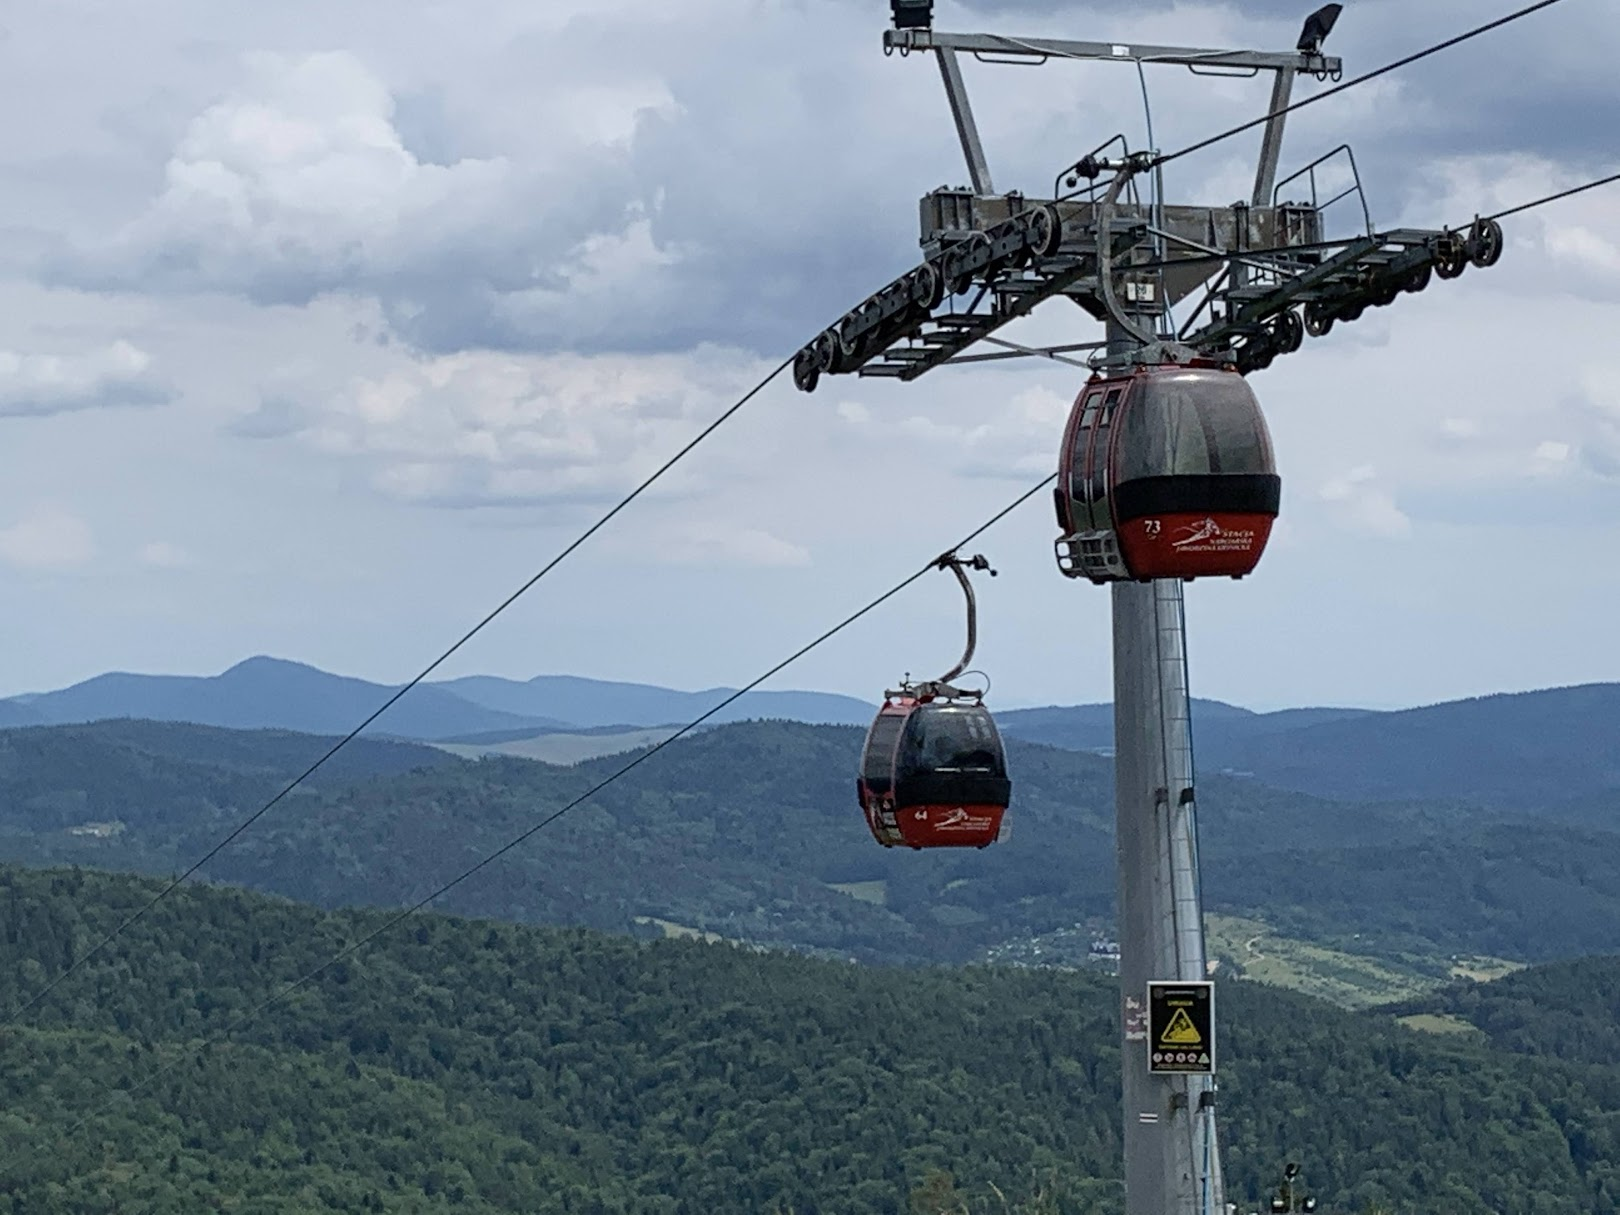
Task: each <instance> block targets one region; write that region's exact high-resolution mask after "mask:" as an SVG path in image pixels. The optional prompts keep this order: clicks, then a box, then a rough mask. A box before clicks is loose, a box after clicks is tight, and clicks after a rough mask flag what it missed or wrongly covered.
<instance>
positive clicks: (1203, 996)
mask: <svg viewBox="0 0 1620 1215" xmlns="http://www.w3.org/2000/svg"><path fill="white" fill-rule="evenodd" d="M1148 1071H1150V1072H1182V1073H1189V1072H1190V1073H1192V1074H1194V1075H1204V1076H1207V1075H1211V1074H1212V1073H1213V1072H1214V1071H1215V984H1213V983H1208V982H1204V983H1197V982H1194V983H1164V982H1159V983H1149V984H1148Z"/></svg>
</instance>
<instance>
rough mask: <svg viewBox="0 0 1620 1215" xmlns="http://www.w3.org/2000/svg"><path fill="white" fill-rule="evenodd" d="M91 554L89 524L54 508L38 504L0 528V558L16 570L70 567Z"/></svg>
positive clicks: (93, 546) (93, 547) (82, 563)
mask: <svg viewBox="0 0 1620 1215" xmlns="http://www.w3.org/2000/svg"><path fill="white" fill-rule="evenodd" d="M95 555H96V544H95V538H94V537H93V536H92V535H91V532H90V527H89V525H88V524H87V523H85V522H84V520H83V519H80V518H79V517H78V516H77V515H72V514H69V513H68V512H66V511H64V510H61V509H58V508H56V507H50V506H42V507H38V508H36V509H34V510H33V511H30V512H29V513H28V514H27V515H25V516H24V517H23V518H22V519H20V520H18V521H17V522H16V523H14V524H12V525H11V526H10V527H5V528H0V560H3V561H6V562H9V563H10V564H11V565H14V566H17V567H18V568H19V569H39V570H61V569H72V568H74V567H75V566H81V565H84V564H86V563H87V562H89V561H90V560H91V559H92V558H94V557H95Z"/></svg>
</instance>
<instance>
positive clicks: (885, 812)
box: [856, 695, 1012, 848]
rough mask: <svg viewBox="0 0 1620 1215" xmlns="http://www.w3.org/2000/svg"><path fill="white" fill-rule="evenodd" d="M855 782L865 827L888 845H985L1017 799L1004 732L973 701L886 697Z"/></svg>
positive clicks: (949, 846) (995, 834)
mask: <svg viewBox="0 0 1620 1215" xmlns="http://www.w3.org/2000/svg"><path fill="white" fill-rule="evenodd" d="M856 783H857V788H858V792H859V795H860V800H861V809H862V810H864V811H865V812H866V824H867V826H869V827H870V828H871V829H872V835H873V836H874V837H875V838H876V839H877V841H878V843H880V844H882V845H884V846H885V847H890V848H892V847H894V846H896V845H906V846H909V847H912V848H970V847H971V848H983V847H984V846H985V845H987V844H990V843H993V842H994V841H995V839H996V837H997V836H998V835H1000V834H1001V818H1002V815H1003V814H1005V813H1006V810H1007V804H1008V802H1009V801H1010V800H1011V796H1012V782H1011V781H1009V780H1008V779H1007V760H1006V754H1005V752H1004V751H1003V749H1002V745H1001V735H1000V733H999V732H998V731H997V730H996V723H995V722H994V721H993V720H992V719H991V717H990V710H989V709H986V708H985V707H984V706H983V705H982V704H980V703H978V702H977V701H976V700H972V701H963V700H952V699H938V700H935V699H917V698H915V697H912V696H904V695H902V696H899V697H891V699H889V700H887V701H885V703H884V705H883V708H881V709H880V710H878V715H877V718H876V719H875V720H874V721H873V722H872V728H871V729H870V730H869V731H867V735H866V749H865V751H864V752H863V753H862V756H861V774H860V779H859V780H858V781H857V782H856Z"/></svg>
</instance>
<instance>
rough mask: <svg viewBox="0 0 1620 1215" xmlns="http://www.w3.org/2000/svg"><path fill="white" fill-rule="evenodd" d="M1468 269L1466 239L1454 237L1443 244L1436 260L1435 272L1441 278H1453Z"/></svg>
mask: <svg viewBox="0 0 1620 1215" xmlns="http://www.w3.org/2000/svg"><path fill="white" fill-rule="evenodd" d="M1466 269H1468V249H1467V244H1466V242H1465V241H1460V240H1457V239H1456V238H1453V239H1452V240H1451V241H1450V242H1449V244H1448V245H1446V246H1443V247H1442V248H1441V249H1440V251H1439V256H1438V257H1436V258H1435V260H1434V272H1435V273H1436V274H1438V275H1439V276H1440V277H1441V278H1445V279H1452V278H1456V277H1457V276H1458V275H1460V274H1461V273H1462V272H1463V271H1464V270H1466Z"/></svg>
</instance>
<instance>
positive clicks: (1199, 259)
mask: <svg viewBox="0 0 1620 1215" xmlns="http://www.w3.org/2000/svg"><path fill="white" fill-rule="evenodd" d="M1617 182H1620V173H1611V174H1609V176H1607V177H1599V178H1597V179H1596V180H1594V181H1589V182H1585V183H1583V184H1582V185H1578V186H1571V187H1570V188H1569V189H1567V190H1560V191H1558V192H1557V193H1556V194H1548V195H1546V196H1544V197H1542V198H1536V199H1532V200H1531V201H1530V202H1524V203H1518V204H1516V205H1514V206H1511V207H1509V208H1507V209H1506V210H1505V211H1497V212H1496V213H1494V214H1492V215H1483V216H1480V218H1481V219H1487V220H1500V219H1506V218H1507V217H1508V216H1510V215H1520V214H1523V213H1524V212H1526V211H1533V210H1535V209H1536V208H1537V207H1545V206H1547V205H1548V204H1549V203H1555V202H1562V201H1563V200H1564V199H1566V198H1573V197H1574V196H1575V195H1577V194H1584V193H1586V192H1587V191H1588V190H1596V189H1597V188H1598V187H1600V186H1610V185H1614V184H1615V183H1617ZM1470 222H1471V221H1468V220H1465V221H1464V222H1463V223H1462V224H1460V225H1458V227H1460V228H1466V227H1468V224H1469V223H1470ZM1344 244H1345V242H1343V241H1313V242H1306V243H1303V244H1297V245H1269V246H1266V247H1264V248H1260V249H1235V250H1227V251H1224V252H1215V253H1192V254H1188V255H1187V256H1185V257H1165V258H1160V259H1157V260H1154V261H1146V262H1139V263H1137V264H1136V265H1135V266H1133V267H1132V269H1135V270H1161V269H1164V268H1166V267H1177V268H1186V267H1188V266H1199V265H1204V264H1211V265H1213V264H1217V263H1220V262H1228V261H1235V260H1243V261H1249V262H1253V261H1255V260H1256V259H1261V258H1267V257H1284V256H1288V255H1290V254H1298V253H1316V252H1331V251H1335V250H1338V249H1341V248H1343V247H1344ZM1262 268H1263V267H1262ZM984 340H986V341H993V340H994V339H990V338H987V339H984ZM998 344H999V345H1002V346H1007V347H1011V348H1014V349H1018V350H1021V351H1023V352H1024V353H1028V354H1034V355H1047V351H1045V350H1040V349H1033V350H1031V349H1027V348H1019V347H1013V343H1011V342H1005V341H1003V342H1000V343H998ZM1089 345H1090V344H1089V343H1082V344H1080V346H1077V347H1069V348H1068V349H1079V348H1083V347H1087V346H1089ZM1098 345H1101V343H1098ZM984 357H985V356H983V355H977V356H972V355H970V356H968V357H967V358H958V359H957V360H954V361H957V362H964V363H965V362H971V361H973V360H974V359H975V358H979V359H982V358H984Z"/></svg>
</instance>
